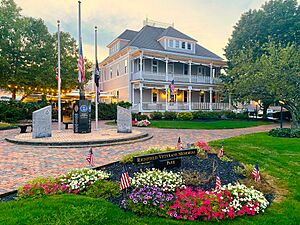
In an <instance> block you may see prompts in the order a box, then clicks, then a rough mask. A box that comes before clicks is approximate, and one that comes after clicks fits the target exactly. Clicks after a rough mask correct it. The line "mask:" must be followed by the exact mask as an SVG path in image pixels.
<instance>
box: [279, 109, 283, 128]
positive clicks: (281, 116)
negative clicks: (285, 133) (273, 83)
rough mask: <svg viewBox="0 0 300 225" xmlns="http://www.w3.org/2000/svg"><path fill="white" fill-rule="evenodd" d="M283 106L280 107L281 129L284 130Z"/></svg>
mask: <svg viewBox="0 0 300 225" xmlns="http://www.w3.org/2000/svg"><path fill="white" fill-rule="evenodd" d="M282 114H283V113H282V105H281V107H280V128H282V123H283V115H282Z"/></svg>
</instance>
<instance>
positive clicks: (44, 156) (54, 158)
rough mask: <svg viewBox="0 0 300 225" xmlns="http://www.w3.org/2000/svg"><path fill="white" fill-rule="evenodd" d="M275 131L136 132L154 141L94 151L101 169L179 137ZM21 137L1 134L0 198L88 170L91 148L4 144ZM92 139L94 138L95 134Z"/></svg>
mask: <svg viewBox="0 0 300 225" xmlns="http://www.w3.org/2000/svg"><path fill="white" fill-rule="evenodd" d="M100 127H101V129H112V128H113V127H111V126H106V125H104V123H102V122H101V125H100ZM272 127H275V125H264V126H258V127H251V128H242V129H230V130H226V129H224V130H189V129H180V130H179V129H157V128H134V129H141V130H142V131H143V132H148V133H149V134H151V135H153V138H152V139H150V140H147V141H144V142H137V143H133V144H127V145H124V144H123V145H116V146H105V147H95V148H93V151H94V155H95V164H96V166H100V165H103V164H106V163H109V162H113V161H116V160H118V159H120V158H121V157H122V156H123V155H125V154H128V153H131V152H136V151H140V150H145V149H147V148H149V147H155V146H161V147H162V146H176V142H177V139H178V136H180V137H181V139H182V141H183V143H184V144H186V143H192V142H195V141H197V140H200V139H201V140H205V141H211V140H217V139H224V138H228V137H233V136H238V135H241V134H248V133H256V132H263V131H268V130H270V129H271V128H272ZM54 128H55V125H54ZM114 129H116V128H114ZM18 134H19V129H13V130H6V131H0V194H1V193H4V192H7V191H11V190H14V189H16V188H17V187H18V186H20V185H22V184H24V183H25V182H26V181H27V180H28V179H32V178H35V177H37V176H42V177H43V176H51V175H53V176H54V175H58V174H62V173H64V172H66V171H68V170H69V169H72V168H82V167H86V166H87V163H86V161H85V156H86V154H87V152H88V148H75V147H74V148H55V147H38V146H27V145H16V144H13V143H9V142H6V141H5V140H4V138H5V137H14V136H16V135H18ZM85 135H86V134H85ZM90 135H93V132H92V133H91V134H90ZM66 137H67V136H66Z"/></svg>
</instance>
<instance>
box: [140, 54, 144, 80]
mask: <svg viewBox="0 0 300 225" xmlns="http://www.w3.org/2000/svg"><path fill="white" fill-rule="evenodd" d="M142 79H143V52H142V53H141V55H140V80H142Z"/></svg>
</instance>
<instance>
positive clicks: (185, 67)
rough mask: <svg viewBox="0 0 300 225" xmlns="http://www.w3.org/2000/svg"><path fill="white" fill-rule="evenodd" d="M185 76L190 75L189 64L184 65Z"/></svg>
mask: <svg viewBox="0 0 300 225" xmlns="http://www.w3.org/2000/svg"><path fill="white" fill-rule="evenodd" d="M183 74H184V75H187V74H188V65H187V64H183Z"/></svg>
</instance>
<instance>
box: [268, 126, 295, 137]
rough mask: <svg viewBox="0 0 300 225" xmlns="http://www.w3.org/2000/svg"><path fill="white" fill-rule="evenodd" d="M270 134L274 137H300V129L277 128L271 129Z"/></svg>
mask: <svg viewBox="0 0 300 225" xmlns="http://www.w3.org/2000/svg"><path fill="white" fill-rule="evenodd" d="M268 134H269V135H270V136H273V137H287V138H294V137H295V138H300V129H295V130H291V129H290V128H275V129H272V130H270V131H269V133H268Z"/></svg>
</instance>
